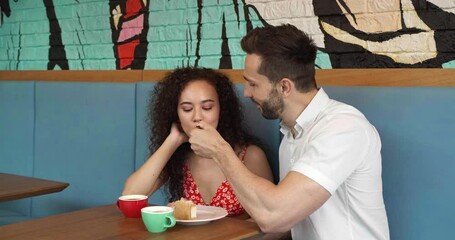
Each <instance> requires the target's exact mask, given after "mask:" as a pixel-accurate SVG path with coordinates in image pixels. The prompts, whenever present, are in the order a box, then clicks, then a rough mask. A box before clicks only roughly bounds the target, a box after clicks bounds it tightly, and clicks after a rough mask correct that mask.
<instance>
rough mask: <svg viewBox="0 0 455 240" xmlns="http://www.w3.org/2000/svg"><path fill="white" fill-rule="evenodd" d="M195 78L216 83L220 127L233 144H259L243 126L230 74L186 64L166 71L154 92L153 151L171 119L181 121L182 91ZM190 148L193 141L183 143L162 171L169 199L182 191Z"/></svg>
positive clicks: (151, 117)
mask: <svg viewBox="0 0 455 240" xmlns="http://www.w3.org/2000/svg"><path fill="white" fill-rule="evenodd" d="M194 80H205V81H207V82H208V83H209V84H211V85H212V86H214V88H215V90H216V92H217V94H218V99H219V102H220V116H219V122H218V127H217V130H218V132H219V133H220V135H221V136H222V137H223V138H224V139H225V140H226V141H227V142H228V143H229V144H230V145H231V146H232V148H234V147H235V146H243V145H248V144H251V143H254V144H257V139H255V138H253V137H252V136H251V135H249V134H248V133H247V132H246V131H245V129H244V125H243V114H242V107H241V105H240V103H239V100H238V98H237V95H236V93H235V91H234V88H233V84H232V83H231V81H230V80H229V78H228V77H227V76H225V75H224V74H222V73H220V72H218V71H215V70H213V69H208V68H197V67H184V68H177V69H175V70H174V71H172V72H170V73H169V74H167V75H166V76H165V77H164V79H163V80H161V81H160V82H158V83H157V84H156V85H155V88H154V90H153V91H152V92H151V96H150V102H149V115H148V122H149V125H150V130H151V135H150V146H149V150H150V152H151V153H153V152H154V151H155V150H156V149H158V148H159V147H160V146H161V145H162V144H163V142H164V140H165V139H166V138H167V136H168V135H169V133H170V131H171V126H172V123H175V122H179V118H178V115H177V107H178V101H179V98H180V94H181V93H182V91H183V89H184V88H185V87H186V85H187V84H188V83H189V82H191V81H194ZM191 152H192V150H191V148H190V144H189V143H183V144H182V145H181V146H180V147H179V148H177V150H176V151H175V152H174V154H173V155H172V156H171V158H170V160H169V161H168V163H167V164H166V166H165V167H164V169H163V171H162V172H161V175H160V179H161V180H162V181H163V182H164V183H166V185H167V187H168V191H169V192H168V193H169V201H170V202H171V201H175V200H178V199H180V197H181V196H182V194H183V189H182V181H183V163H184V161H185V159H186V158H187V156H188V154H189V153H191Z"/></svg>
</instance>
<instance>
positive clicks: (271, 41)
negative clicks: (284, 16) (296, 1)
mask: <svg viewBox="0 0 455 240" xmlns="http://www.w3.org/2000/svg"><path fill="white" fill-rule="evenodd" d="M240 44H241V46H242V49H243V51H245V52H246V53H247V54H256V55H258V56H259V57H260V58H261V60H262V62H261V65H260V67H259V69H258V73H259V74H262V75H264V76H266V77H267V78H268V79H269V80H270V81H271V82H272V83H274V84H276V83H278V82H279V81H280V80H281V79H283V78H289V79H291V80H292V81H293V82H294V84H295V86H296V88H297V90H299V91H301V92H308V91H310V90H312V89H315V88H317V86H316V80H315V69H314V61H315V60H316V51H317V47H316V44H315V43H314V42H313V40H312V39H311V38H310V37H309V36H308V35H307V34H306V33H305V32H303V31H301V30H299V29H297V28H296V27H295V26H293V25H290V24H285V25H280V26H271V25H269V26H265V27H260V28H255V29H253V30H251V31H250V32H248V33H247V35H246V36H245V37H243V38H242V40H241V42H240Z"/></svg>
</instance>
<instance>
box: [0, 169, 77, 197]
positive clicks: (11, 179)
mask: <svg viewBox="0 0 455 240" xmlns="http://www.w3.org/2000/svg"><path fill="white" fill-rule="evenodd" d="M68 185H69V184H68V183H64V182H56V181H50V180H45V179H40V178H33V177H25V176H19V175H14V174H8V173H0V202H3V201H9V200H16V199H21V198H26V197H34V196H38V195H43V194H48V193H54V192H60V191H62V190H63V189H65V188H66V187H68Z"/></svg>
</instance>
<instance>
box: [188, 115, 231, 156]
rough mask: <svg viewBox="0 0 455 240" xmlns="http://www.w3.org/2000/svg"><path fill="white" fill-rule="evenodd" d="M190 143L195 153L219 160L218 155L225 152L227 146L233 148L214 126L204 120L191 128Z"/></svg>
mask: <svg viewBox="0 0 455 240" xmlns="http://www.w3.org/2000/svg"><path fill="white" fill-rule="evenodd" d="M189 143H190V144H191V149H192V150H193V151H194V153H196V154H197V155H199V156H201V157H204V158H212V159H214V160H218V159H219V157H218V156H220V155H222V154H224V151H225V149H226V148H231V147H230V145H229V144H228V143H227V142H226V141H225V140H224V139H223V137H221V135H220V134H219V133H218V131H217V130H216V129H215V128H213V126H211V125H210V124H207V123H205V122H203V121H201V122H199V124H198V126H197V128H195V129H193V130H191V132H190V138H189Z"/></svg>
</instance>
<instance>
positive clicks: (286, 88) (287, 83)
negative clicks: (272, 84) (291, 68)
mask: <svg viewBox="0 0 455 240" xmlns="http://www.w3.org/2000/svg"><path fill="white" fill-rule="evenodd" d="M279 85H280V88H281V89H280V90H279V92H280V93H281V94H282V95H283V97H287V96H289V95H290V94H291V91H292V89H293V88H294V82H292V81H291V79H289V78H282V79H281V80H280V83H279Z"/></svg>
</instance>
